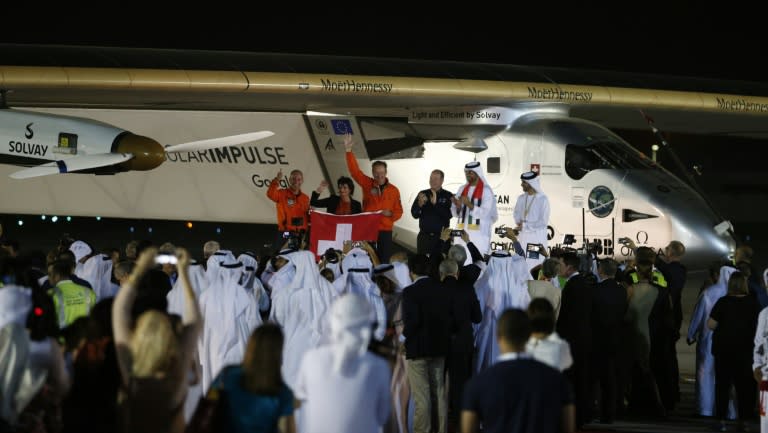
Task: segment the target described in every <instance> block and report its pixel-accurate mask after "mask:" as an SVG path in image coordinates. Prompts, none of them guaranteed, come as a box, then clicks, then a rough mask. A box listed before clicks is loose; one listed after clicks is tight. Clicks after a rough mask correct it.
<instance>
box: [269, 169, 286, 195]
mask: <svg viewBox="0 0 768 433" xmlns="http://www.w3.org/2000/svg"><path fill="white" fill-rule="evenodd" d="M282 177H283V170H282V169H280V171H278V172H277V176H275V178H274V179H272V182H270V184H269V189H268V190H267V197H268V198H269V199H270V200H272V201H273V202H275V203H277V202H278V201H279V200H280V192H279V191H280V179H281V178H282Z"/></svg>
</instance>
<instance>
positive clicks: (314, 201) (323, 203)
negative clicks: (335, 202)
mask: <svg viewBox="0 0 768 433" xmlns="http://www.w3.org/2000/svg"><path fill="white" fill-rule="evenodd" d="M326 188H328V182H326V181H325V179H323V180H322V181H320V185H318V186H317V188H315V190H314V191H312V197H311V198H310V199H309V205H310V206H312V207H322V208H325V209H326V210H327V209H328V204H329V201H330V197H326V198H324V199H322V200H321V199H320V194H322V193H323V191H325V189H326Z"/></svg>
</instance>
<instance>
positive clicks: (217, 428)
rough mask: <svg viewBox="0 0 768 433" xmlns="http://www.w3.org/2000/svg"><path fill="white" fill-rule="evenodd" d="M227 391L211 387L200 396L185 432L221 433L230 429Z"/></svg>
mask: <svg viewBox="0 0 768 433" xmlns="http://www.w3.org/2000/svg"><path fill="white" fill-rule="evenodd" d="M228 430H229V428H228V422H227V393H226V391H224V390H223V389H219V388H214V387H211V389H210V390H208V393H207V394H206V395H204V396H202V397H200V401H198V402H197V407H196V408H195V412H194V413H193V414H192V419H190V420H189V422H188V423H187V427H186V429H185V430H184V432H185V433H219V432H226V431H228Z"/></svg>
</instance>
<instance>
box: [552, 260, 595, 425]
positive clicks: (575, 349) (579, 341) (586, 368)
mask: <svg viewBox="0 0 768 433" xmlns="http://www.w3.org/2000/svg"><path fill="white" fill-rule="evenodd" d="M561 259H562V261H563V264H562V266H561V267H560V276H562V277H565V278H567V281H566V283H565V287H563V293H562V297H561V298H560V316H558V318H557V333H558V334H559V335H560V336H561V337H562V338H563V339H564V340H565V341H567V342H568V344H569V345H570V346H571V355H573V366H572V367H571V368H569V369H568V370H566V371H565V374H566V377H568V378H569V379H570V380H571V383H572V384H573V391H574V395H575V403H576V427H577V428H579V427H581V426H582V425H584V424H585V423H586V422H587V421H589V420H590V415H591V414H590V412H591V407H592V393H591V387H592V384H591V379H590V377H591V375H590V368H591V352H592V326H591V323H592V322H591V317H592V303H593V298H594V285H593V284H592V282H591V280H590V279H589V278H587V277H586V276H584V275H581V274H580V273H579V271H578V269H579V265H580V263H581V260H580V259H579V257H578V256H577V255H576V254H575V253H566V254H563V256H562V257H561Z"/></svg>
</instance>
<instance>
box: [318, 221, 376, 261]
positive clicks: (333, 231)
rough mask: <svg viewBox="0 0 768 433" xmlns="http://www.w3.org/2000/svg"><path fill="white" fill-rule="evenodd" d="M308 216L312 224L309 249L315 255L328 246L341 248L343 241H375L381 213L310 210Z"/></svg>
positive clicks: (321, 252) (323, 251)
mask: <svg viewBox="0 0 768 433" xmlns="http://www.w3.org/2000/svg"><path fill="white" fill-rule="evenodd" d="M309 218H310V219H309V220H310V222H311V224H312V229H311V230H310V232H309V233H310V234H309V249H310V250H311V251H312V252H313V253H315V255H316V256H321V255H322V254H323V253H325V251H326V250H328V248H335V249H337V250H342V249H343V247H344V241H353V242H354V241H376V239H378V237H379V222H380V220H381V214H380V213H378V212H364V213H359V214H356V215H334V214H330V213H326V212H318V211H312V212H311V213H310V216H309Z"/></svg>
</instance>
